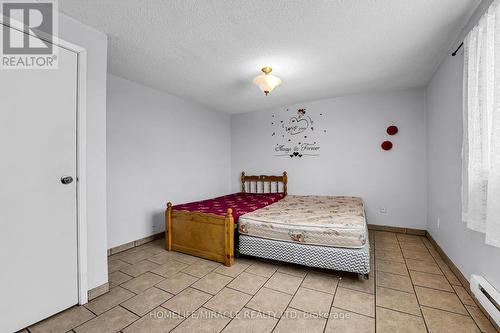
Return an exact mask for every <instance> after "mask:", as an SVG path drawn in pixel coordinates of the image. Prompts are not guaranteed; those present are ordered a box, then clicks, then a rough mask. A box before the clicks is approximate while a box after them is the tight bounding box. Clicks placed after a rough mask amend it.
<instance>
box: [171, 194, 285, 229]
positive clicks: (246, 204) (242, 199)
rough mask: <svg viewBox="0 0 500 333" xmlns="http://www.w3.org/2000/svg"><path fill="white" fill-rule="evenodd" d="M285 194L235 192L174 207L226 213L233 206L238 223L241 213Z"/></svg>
mask: <svg viewBox="0 0 500 333" xmlns="http://www.w3.org/2000/svg"><path fill="white" fill-rule="evenodd" d="M284 196H285V195H284V194H283V193H234V194H229V195H224V196H222V197H218V198H214V199H209V200H203V201H196V202H190V203H187V204H183V205H175V206H174V207H173V209H175V210H187V211H190V212H194V211H196V212H202V213H212V214H217V215H226V210H227V209H228V208H232V209H233V217H234V222H235V223H236V222H238V219H239V217H240V216H241V215H243V214H246V213H250V212H253V211H254V210H257V209H259V208H262V207H265V206H268V205H270V204H272V203H273V202H276V201H278V200H281V199H283V198H284Z"/></svg>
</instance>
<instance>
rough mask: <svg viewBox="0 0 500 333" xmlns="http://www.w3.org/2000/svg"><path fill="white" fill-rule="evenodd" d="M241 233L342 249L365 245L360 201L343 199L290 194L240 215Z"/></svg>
mask: <svg viewBox="0 0 500 333" xmlns="http://www.w3.org/2000/svg"><path fill="white" fill-rule="evenodd" d="M238 230H239V232H240V234H242V235H247V236H254V237H261V238H266V239H274V240H281V241H288V242H294V243H304V244H310V245H322V246H333V247H345V248H361V247H363V246H364V245H365V244H366V242H367V239H368V237H367V234H366V220H365V211H364V206H363V201H362V200H361V198H357V197H344V196H335V197H334V196H296V195H289V196H286V197H285V198H284V199H282V200H280V201H278V202H275V203H273V204H271V205H269V206H266V207H264V208H260V209H257V210H256V211H253V212H251V213H248V214H245V215H242V216H240V219H239V222H238Z"/></svg>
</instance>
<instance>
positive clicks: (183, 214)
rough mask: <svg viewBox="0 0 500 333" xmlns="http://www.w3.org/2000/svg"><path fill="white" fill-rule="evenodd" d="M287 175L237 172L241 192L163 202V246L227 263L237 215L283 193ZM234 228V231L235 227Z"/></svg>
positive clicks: (232, 257) (231, 261) (264, 204)
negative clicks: (178, 203) (208, 197)
mask: <svg viewBox="0 0 500 333" xmlns="http://www.w3.org/2000/svg"><path fill="white" fill-rule="evenodd" d="M287 182H288V177H287V174H286V172H284V173H283V175H281V176H266V175H261V176H247V175H245V173H244V172H243V173H242V175H241V193H235V194H230V195H227V196H222V197H218V198H214V199H210V200H203V201H197V202H192V203H187V204H181V205H175V206H173V205H172V203H170V202H169V203H168V204H167V210H166V212H165V230H166V237H165V246H166V248H167V250H169V251H172V250H174V251H178V252H182V253H187V254H191V255H194V256H198V257H201V258H206V259H210V260H214V261H218V262H221V263H224V264H225V265H226V266H231V265H232V264H233V263H234V249H235V222H236V223H237V222H238V219H239V217H240V215H243V214H245V213H248V212H252V211H254V210H256V209H259V208H263V207H266V206H267V205H270V204H272V203H274V202H277V201H279V200H281V199H283V198H284V197H285V196H286V194H287ZM236 231H237V230H236Z"/></svg>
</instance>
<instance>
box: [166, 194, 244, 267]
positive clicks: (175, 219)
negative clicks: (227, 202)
mask: <svg viewBox="0 0 500 333" xmlns="http://www.w3.org/2000/svg"><path fill="white" fill-rule="evenodd" d="M165 230H166V237H165V242H166V244H165V245H166V248H167V250H169V251H172V250H174V251H179V252H183V253H187V254H191V255H194V256H197V257H202V258H206V259H210V260H214V261H218V262H221V263H223V264H225V265H226V266H231V265H233V263H234V218H233V216H232V210H231V208H228V209H227V212H226V216H219V215H215V214H209V213H201V212H188V211H183V210H181V211H177V210H173V209H172V204H171V203H170V202H169V203H168V204H167V210H166V212H165Z"/></svg>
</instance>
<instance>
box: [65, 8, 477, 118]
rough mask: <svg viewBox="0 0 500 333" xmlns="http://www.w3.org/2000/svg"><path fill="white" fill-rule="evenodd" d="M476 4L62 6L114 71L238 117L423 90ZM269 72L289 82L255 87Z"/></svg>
mask: <svg viewBox="0 0 500 333" xmlns="http://www.w3.org/2000/svg"><path fill="white" fill-rule="evenodd" d="M479 2H480V0H330V1H326V0H325V1H323V0H302V1H290V0H272V1H271V0H234V1H229V0H228V1H223V0H197V1H196V0H165V1H160V0H120V1H112V0H61V1H60V8H61V10H62V11H63V12H64V13H66V14H68V15H70V16H72V17H74V18H76V19H77V20H79V21H81V22H83V23H85V24H87V25H90V26H92V27H94V28H96V29H98V30H100V31H103V32H104V33H106V34H107V35H108V36H109V51H108V52H109V53H108V54H109V60H108V62H109V64H108V68H109V72H110V73H113V74H116V75H119V76H121V77H124V78H126V79H129V80H132V81H136V82H138V83H141V84H143V85H146V86H149V87H153V88H156V89H158V90H162V91H165V92H168V93H171V94H174V95H177V96H180V97H183V98H185V99H188V100H192V101H196V102H199V103H201V104H204V105H207V106H210V107H212V108H214V109H217V110H221V111H225V112H230V113H238V112H245V111H253V110H258V109H264V108H269V107H274V106H278V105H286V104H291V103H296V102H301V101H307V100H312V99H320V98H327V97H333V96H341V95H346V94H352V93H361V92H375V91H385V90H394V89H403V88H409V87H414V86H419V85H423V84H425V83H426V82H427V81H428V80H429V79H430V77H431V75H432V73H433V72H434V70H435V69H436V67H437V65H438V64H439V62H440V61H441V60H442V59H443V57H444V56H445V54H446V53H447V52H448V49H449V48H450V46H451V43H452V42H453V40H454V38H456V36H457V35H458V33H459V32H460V28H461V27H462V26H463V25H464V24H465V23H466V21H467V18H468V17H469V15H470V14H471V12H472V11H473V10H474V8H475V7H476V6H477V5H478V3H479ZM263 66H272V67H273V69H274V71H273V74H275V75H277V76H279V77H281V78H282V79H283V84H282V85H281V86H279V87H278V88H276V89H275V90H274V91H273V92H272V93H271V94H270V95H269V96H267V97H266V96H264V94H263V93H262V92H261V91H260V90H259V89H258V88H257V87H256V86H254V85H253V84H252V79H253V78H254V77H255V76H256V75H258V74H259V71H260V68H261V67H263Z"/></svg>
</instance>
